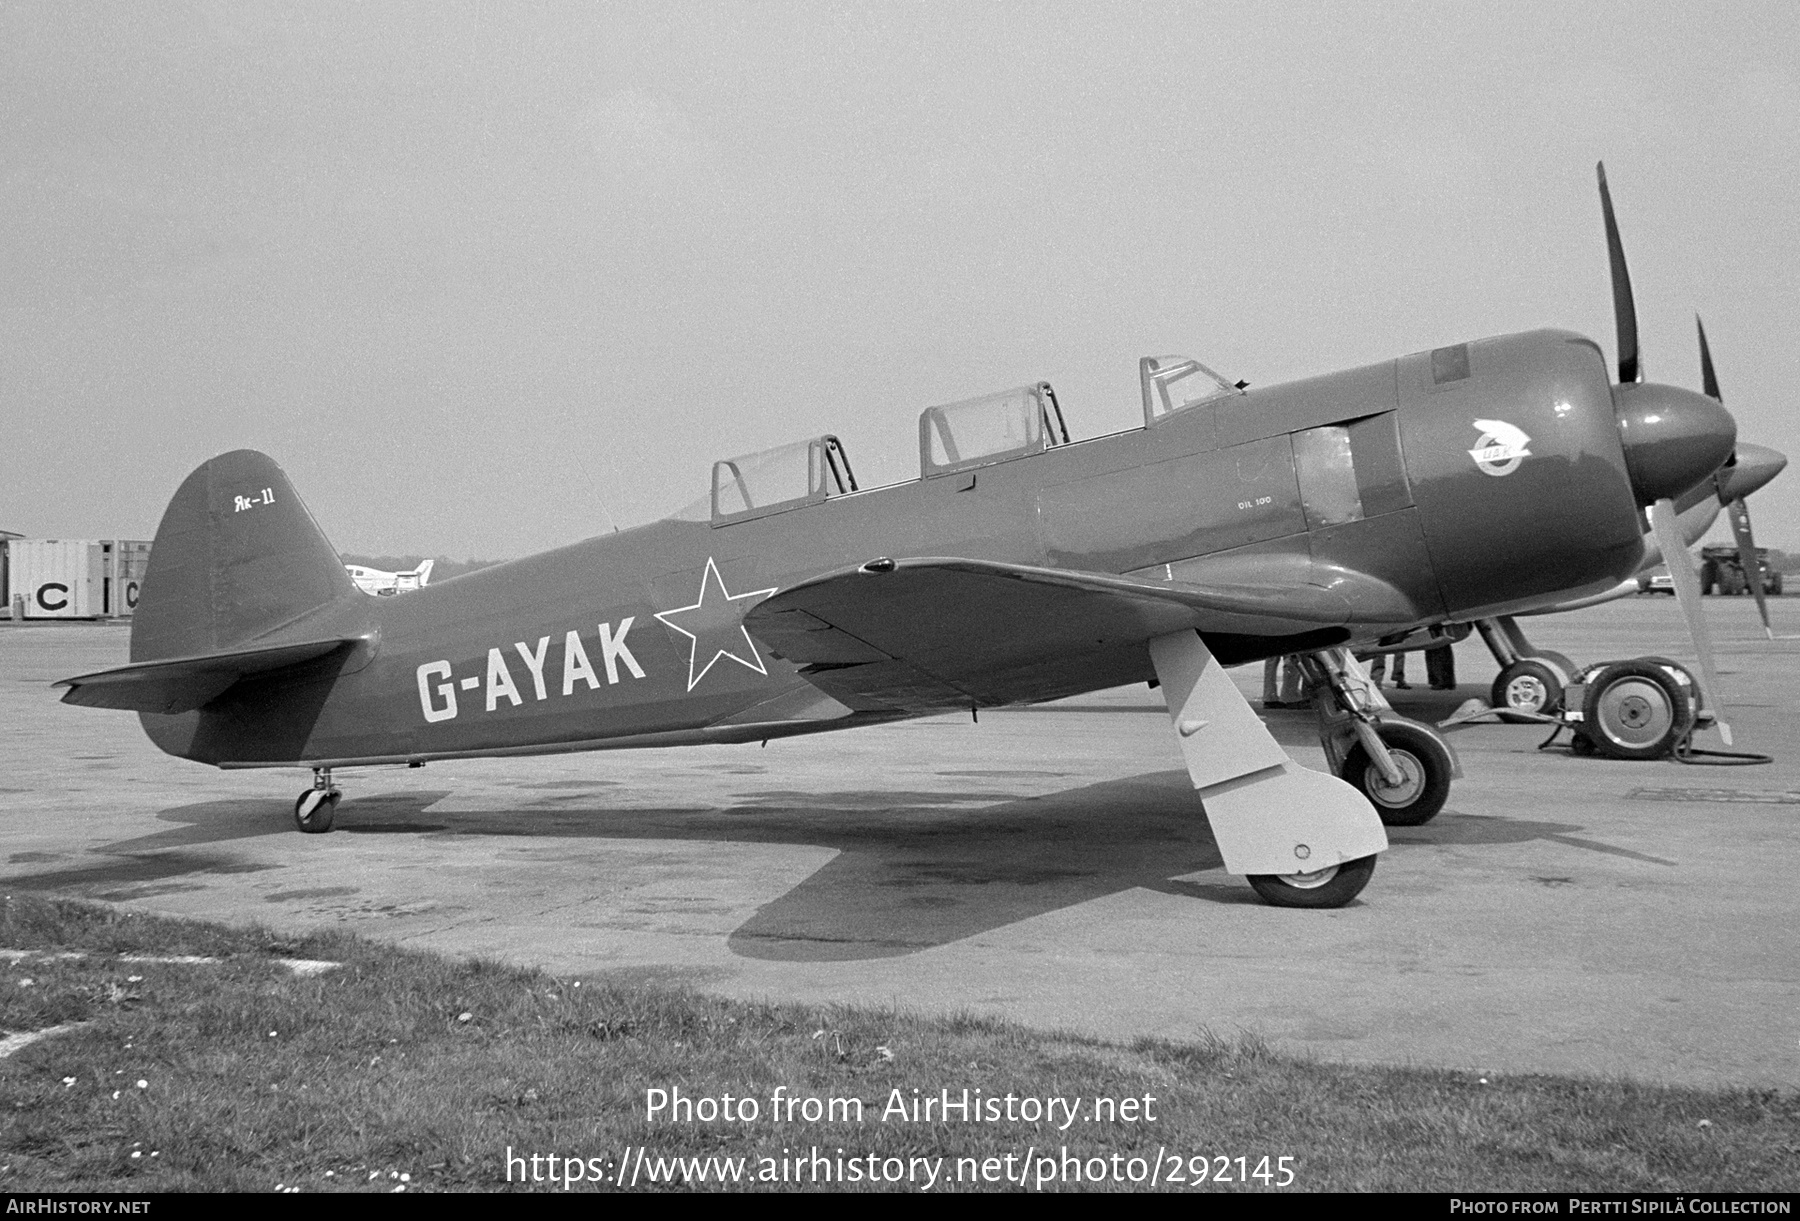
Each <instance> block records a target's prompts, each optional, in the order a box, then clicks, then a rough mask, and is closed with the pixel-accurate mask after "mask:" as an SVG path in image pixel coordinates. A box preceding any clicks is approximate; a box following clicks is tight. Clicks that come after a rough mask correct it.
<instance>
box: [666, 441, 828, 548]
mask: <svg viewBox="0 0 1800 1221" xmlns="http://www.w3.org/2000/svg"><path fill="white" fill-rule="evenodd" d="M856 490H857V488H856V476H855V475H854V474H853V473H852V472H851V470H850V456H849V455H848V454H847V453H845V452H844V446H843V443H842V442H840V441H839V440H838V439H837V438H836V437H833V436H829V435H827V436H822V437H814V438H812V439H810V440H806V441H795V442H793V443H792V444H789V445H778V446H776V447H775V448H774V449H765V450H762V451H761V452H760V453H754V454H745V455H743V456H742V457H738V458H726V459H724V460H723V461H720V462H715V463H713V477H712V492H711V506H710V507H711V517H712V524H713V525H715V526H721V525H725V524H727V523H730V522H737V521H746V520H748V519H750V518H754V517H766V516H768V515H769V514H771V513H783V512H786V511H787V510H789V509H798V508H802V507H803V506H806V505H812V504H819V503H821V502H822V501H824V500H825V499H826V498H827V497H828V496H842V495H844V494H845V493H848V492H854V491H856ZM684 516H685V514H684Z"/></svg>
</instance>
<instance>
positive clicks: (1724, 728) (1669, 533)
mask: <svg viewBox="0 0 1800 1221" xmlns="http://www.w3.org/2000/svg"><path fill="white" fill-rule="evenodd" d="M1650 528H1651V530H1652V531H1653V532H1654V533H1655V535H1656V543H1657V545H1658V546H1659V547H1661V548H1662V553H1663V559H1664V560H1665V561H1666V562H1667V563H1668V566H1669V576H1670V577H1671V578H1672V579H1673V580H1674V582H1675V600H1676V601H1677V602H1679V603H1680V604H1681V613H1682V614H1683V615H1684V616H1686V617H1687V625H1688V638H1689V639H1691V640H1692V641H1693V642H1694V656H1695V658H1696V659H1697V660H1698V661H1699V663H1700V690H1701V693H1702V694H1703V695H1704V696H1705V697H1706V706H1707V707H1708V708H1711V709H1712V710H1713V716H1715V717H1717V718H1718V725H1719V734H1720V736H1722V737H1723V738H1724V739H1725V745H1727V746H1730V745H1731V726H1730V725H1728V724H1726V722H1725V706H1724V705H1723V704H1722V703H1720V702H1719V680H1718V677H1717V675H1716V674H1715V672H1714V670H1713V657H1712V639H1711V638H1710V637H1709V636H1708V635H1707V631H1706V618H1705V612H1704V610H1703V608H1702V607H1701V605H1700V578H1699V577H1698V576H1696V575H1695V574H1694V562H1693V557H1692V556H1691V555H1689V554H1688V549H1687V540H1686V539H1684V538H1682V537H1681V525H1680V523H1679V522H1677V521H1676V520H1675V502H1674V501H1672V500H1668V499H1666V498H1665V499H1663V500H1659V501H1657V502H1656V503H1655V504H1654V505H1652V506H1650Z"/></svg>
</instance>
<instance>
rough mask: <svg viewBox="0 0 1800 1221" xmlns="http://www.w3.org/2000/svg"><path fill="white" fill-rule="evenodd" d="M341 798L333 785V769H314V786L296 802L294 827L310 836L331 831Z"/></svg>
mask: <svg viewBox="0 0 1800 1221" xmlns="http://www.w3.org/2000/svg"><path fill="white" fill-rule="evenodd" d="M341 796H343V794H342V793H340V792H338V789H337V786H336V785H334V784H332V783H331V769H330V768H328V767H315V768H313V786H312V787H311V788H310V789H307V790H306V791H305V792H304V793H301V794H300V796H299V798H298V800H296V801H295V802H294V825H295V826H296V827H299V828H300V829H301V830H302V831H304V832H306V833H307V834H308V835H318V834H320V833H321V832H325V831H329V830H331V819H332V816H333V815H335V814H336V813H337V804H338V798H339V797H341Z"/></svg>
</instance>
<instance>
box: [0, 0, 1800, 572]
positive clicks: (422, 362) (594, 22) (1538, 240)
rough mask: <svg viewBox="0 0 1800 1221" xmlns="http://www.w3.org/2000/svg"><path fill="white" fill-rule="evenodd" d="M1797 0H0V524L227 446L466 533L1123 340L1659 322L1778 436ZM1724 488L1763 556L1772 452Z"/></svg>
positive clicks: (1431, 343)
mask: <svg viewBox="0 0 1800 1221" xmlns="http://www.w3.org/2000/svg"><path fill="white" fill-rule="evenodd" d="M1796 48H1800V6H1796V5H1793V4H1791V3H1772V4H1743V3H1725V4H1719V3H1716V2H1709V3H1704V4H1667V5H1651V4H1646V3H1633V4H1620V5H1597V4H1571V3H1568V2H1567V0H1561V2H1558V3H1550V4H1511V3H1490V4H1484V5H1481V6H1479V7H1478V6H1475V5H1466V4H1442V5H1376V4H1347V5H1302V4H1295V3H1285V2H1284V3H1280V4H1276V3H1266V2H1265V3H1257V4H1247V5H1226V4H1172V5H1150V4H1144V5H1135V6H1124V5H1119V4H1104V5H1100V4H1096V5H1076V4H1047V5H1029V6H1028V5H1024V4H1003V5H989V6H981V5H972V4H960V3H959V4H955V5H951V4H933V5H901V4H884V5H842V4H829V5H827V4H809V5H790V6H780V5H773V4H754V5H749V4H728V5H686V6H681V5H672V4H643V5H633V4H622V3H606V4H595V3H578V4H569V5H527V4H522V3H514V2H512V0H507V2H505V3H499V2H496V0H487V2H486V3H462V4H448V3H441V2H433V3H430V4H417V5H409V4H396V3H347V4H326V3H315V2H308V3H294V4H286V5H274V6H265V5H250V4H242V3H235V2H234V3H218V4H210V3H192V4H188V3H166V2H164V3H130V4H77V3H56V4H45V3H36V2H31V3H0V323H3V325H4V339H3V341H0V528H5V529H10V530H15V531H21V532H24V533H26V534H30V535H33V536H49V537H100V536H125V537H141V538H148V537H150V535H151V533H152V531H153V530H154V529H155V526H156V523H157V521H158V519H159V517H160V515H161V512H162V509H163V506H164V504H165V503H166V502H167V500H168V497H169V495H170V494H171V493H172V492H173V491H174V488H175V486H176V485H177V484H178V483H179V481H180V480H181V479H182V477H183V476H184V475H185V474H186V473H187V472H188V471H189V470H190V469H191V468H192V467H194V466H195V465H197V464H198V463H200V462H201V461H203V460H204V459H206V458H207V457H209V456H210V455H212V454H215V453H219V452H222V451H225V450H229V449H235V448H239V447H243V446H249V447H253V448H256V449H261V450H264V451H266V452H268V453H269V454H271V455H272V456H273V457H274V458H275V459H276V460H277V461H278V462H280V463H281V464H282V465H283V466H284V467H285V468H286V469H287V471H288V473H289V475H290V476H291V477H292V478H293V480H294V482H295V484H296V485H297V486H298V487H299V489H300V491H301V493H302V494H303V495H304V496H305V497H306V499H307V501H308V503H309V504H310V505H311V507H312V509H313V512H314V513H315V515H316V516H317V517H318V518H319V520H320V522H321V524H322V525H323V526H324V527H325V530H326V532H327V533H328V534H329V535H330V536H331V538H332V540H333V541H334V542H335V543H336V544H337V545H338V547H339V548H341V549H343V550H346V551H364V552H377V553H379V552H389V553H403V552H418V553H423V554H436V553H446V554H449V555H452V556H456V557H462V556H471V555H472V556H479V557H488V558H498V557H506V556H513V555H520V554H524V553H526V552H528V551H533V550H538V549H541V548H544V547H549V546H553V545H556V544H560V543H565V542H570V541H573V540H575V539H578V538H582V537H585V536H587V535H591V534H595V533H599V532H602V531H604V530H609V529H611V528H612V527H613V525H614V523H615V522H617V523H620V524H623V525H633V524H637V523H640V522H643V521H646V520H649V519H651V518H653V517H657V516H661V515H663V514H665V513H667V512H670V511H673V510H674V509H676V508H677V507H678V506H680V505H681V504H683V503H685V502H687V501H689V500H691V499H693V498H694V497H696V496H697V495H699V494H700V493H701V492H702V491H703V490H704V488H705V486H706V480H707V477H708V471H709V468H710V464H711V462H712V460H713V459H714V458H718V457H725V456H730V455H733V454H737V453H741V452H744V451H748V450H754V449H760V448H763V447H766V446H770V445H774V444H776V443H779V442H783V441H789V440H793V439H796V438H799V437H803V436H806V435H808V434H816V433H820V432H826V431H829V432H834V433H836V434H838V435H839V436H840V437H842V438H843V440H844V442H845V444H846V446H847V447H848V449H849V451H850V454H851V456H852V458H853V459H854V460H855V462H856V465H857V468H858V473H859V475H861V476H862V477H863V482H864V483H865V485H867V484H872V483H877V482H887V481H891V480H895V479H901V478H907V477H910V476H911V475H912V474H914V473H916V466H917V442H916V435H917V434H916V418H917V415H918V412H919V411H920V410H921V409H923V408H925V407H927V406H930V405H932V404H934V403H941V402H947V401H950V400H954V399H959V398H965V397H969V396H972V395H976V394H980V393H984V392H987V391H990V390H999V389H1003V388H1005V387H1007V386H1012V385H1018V384H1021V383H1024V382H1028V381H1035V380H1037V379H1039V378H1046V379H1048V380H1050V381H1051V382H1052V383H1054V384H1055V386H1056V387H1057V390H1058V393H1059V395H1060V397H1061V399H1062V402H1063V405H1064V409H1065V412H1066V413H1067V415H1068V417H1069V422H1070V425H1071V430H1072V431H1073V432H1075V433H1078V434H1080V435H1084V436H1092V435H1096V434H1099V433H1103V432H1110V431H1114V430H1117V429H1120V428H1125V427H1129V426H1131V425H1132V424H1133V423H1134V421H1135V420H1136V419H1137V418H1138V411H1139V408H1138V397H1137V380H1136V377H1137V375H1136V366H1137V358H1138V357H1139V356H1140V355H1144V354H1147V353H1153V352H1155V353H1160V352H1185V353H1189V354H1191V355H1195V356H1198V357H1200V358H1201V359H1202V360H1204V361H1206V362H1207V363H1209V364H1211V365H1213V366H1214V367H1215V368H1218V369H1220V370H1221V371H1223V372H1227V373H1229V374H1231V375H1232V376H1234V377H1245V378H1249V379H1250V380H1252V381H1253V382H1256V383H1259V384H1266V383H1270V382H1276V381H1282V380H1287V379H1290V378H1294V377H1301V376H1307V375H1311V374H1315V373H1322V372H1326V371H1329V370H1332V369H1335V368H1340V367H1346V366H1351V365H1358V364H1367V363H1372V362H1375V361H1379V360H1385V359H1389V358H1391V357H1394V356H1398V355H1401V354H1403V353H1407V352H1413V351H1418V350H1420V349H1425V348H1431V347H1436V346H1439V345H1443V344H1447V343H1451V342H1455V341H1459V340H1464V339H1472V338H1476V337H1479V336H1484V335H1490V334H1498V333H1504V332H1509V331H1518V330H1525V329H1529V328H1532V327H1537V326H1544V325H1554V326H1562V327H1569V328H1572V329H1574V330H1577V331H1581V332H1583V333H1585V334H1587V335H1590V336H1592V337H1593V338H1595V339H1597V340H1599V341H1600V342H1601V344H1602V346H1603V347H1604V348H1605V349H1606V350H1607V352H1608V353H1609V355H1610V354H1611V353H1612V352H1613V348H1614V333H1613V318H1612V306H1611V297H1610V290H1609V288H1608V280H1607V266H1606V250H1605V243H1604V238H1603V235H1602V230H1601V224H1600V214H1599V205H1598V201H1597V198H1596V194H1595V187H1594V169H1593V167H1594V162H1595V161H1596V160H1599V159H1601V158H1604V159H1605V160H1606V163H1607V169H1608V176H1609V178H1610V179H1611V183H1612V187H1613V192H1614V197H1615V200H1616V202H1617V205H1618V208H1619V217H1620V223H1621V226H1622V227H1623V230H1624V236H1625V245H1626V251H1627V254H1628V255H1629V258H1630V261H1631V269H1632V273H1633V276H1634V279H1635V283H1636V288H1637V301H1638V310H1639V316H1640V320H1641V327H1642V344H1643V351H1644V357H1645V364H1646V367H1647V370H1648V373H1649V376H1650V377H1651V378H1652V379H1654V380H1662V381H1671V382H1675V383H1677V384H1681V385H1687V386H1691V387H1695V388H1697V387H1698V385H1699V366H1698V355H1697V349H1696V344H1695V339H1694V331H1693V314H1694V312H1695V311H1696V310H1697V311H1699V312H1701V313H1702V314H1703V315H1704V316H1705V318H1706V323H1707V329H1708V334H1709V337H1710V338H1711V340H1712V345H1713V352H1714V356H1715V359H1716V361H1717V363H1718V368H1719V379H1720V382H1721V384H1722V387H1723V391H1724V397H1725V402H1726V405H1727V406H1728V407H1729V408H1730V409H1731V410H1732V412H1733V413H1734V414H1735V415H1736V416H1737V419H1738V422H1739V429H1740V435H1741V436H1742V437H1743V438H1744V439H1746V440H1753V441H1759V442H1762V443H1764V444H1768V445H1773V446H1775V447H1777V448H1780V449H1783V450H1785V451H1787V452H1789V453H1790V454H1793V455H1795V456H1796V457H1797V458H1800V428H1797V427H1796V420H1800V402H1796V394H1795V391H1794V388H1793V387H1792V386H1790V385H1789V381H1788V378H1789V375H1790V374H1791V373H1792V372H1793V370H1794V367H1795V356H1796V344H1797V342H1800V295H1797V293H1800V289H1797V285H1800V229H1797V227H1796V223H1795V208H1796V200H1797V199H1800V74H1797V73H1796V69H1795V63H1796V58H1797V57H1796V54H1795V51H1796ZM1753 510H1754V514H1755V517H1756V523H1757V527H1758V534H1759V541H1762V542H1764V543H1766V544H1769V545H1774V546H1785V547H1788V548H1793V549H1800V469H1795V470H1790V471H1789V472H1788V473H1787V474H1786V475H1784V476H1783V477H1782V479H1780V480H1778V481H1777V482H1776V483H1775V484H1774V485H1772V486H1771V487H1770V488H1768V489H1767V490H1765V491H1764V492H1763V493H1762V494H1761V495H1760V496H1759V497H1758V498H1757V499H1756V500H1755V501H1754V502H1753Z"/></svg>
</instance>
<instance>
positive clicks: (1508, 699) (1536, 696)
mask: <svg viewBox="0 0 1800 1221" xmlns="http://www.w3.org/2000/svg"><path fill="white" fill-rule="evenodd" d="M1563 681H1564V680H1563V678H1562V677H1560V676H1558V674H1557V673H1556V668H1555V667H1554V666H1552V665H1547V664H1545V662H1543V661H1540V660H1538V659H1537V658H1533V657H1521V658H1519V660H1517V661H1515V662H1513V663H1512V664H1511V665H1510V666H1507V667H1506V668H1505V669H1504V670H1502V671H1500V677H1498V678H1496V679H1495V680H1494V686H1493V689H1492V691H1490V692H1489V694H1490V695H1492V696H1493V699H1492V701H1491V702H1492V703H1493V705H1494V708H1495V710H1496V711H1498V712H1499V713H1500V719H1501V720H1503V721H1511V722H1513V723H1515V724H1517V723H1520V722H1523V721H1526V720H1528V718H1526V717H1512V716H1508V715H1507V713H1508V712H1509V711H1510V712H1533V713H1538V714H1540V715H1543V716H1553V715H1555V713H1556V710H1557V709H1558V708H1560V707H1562V698H1563Z"/></svg>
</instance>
